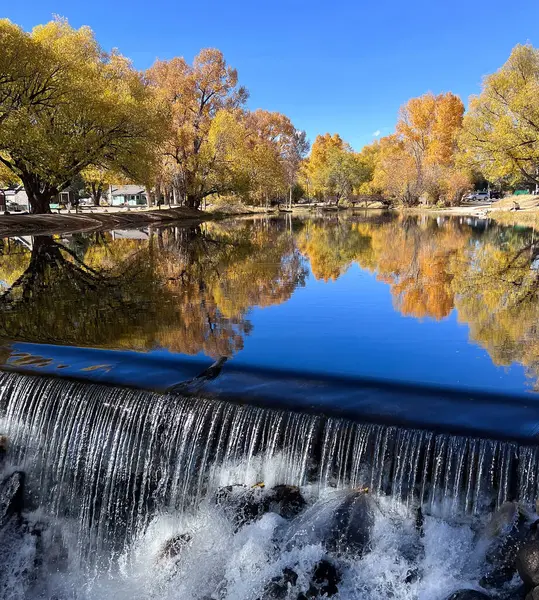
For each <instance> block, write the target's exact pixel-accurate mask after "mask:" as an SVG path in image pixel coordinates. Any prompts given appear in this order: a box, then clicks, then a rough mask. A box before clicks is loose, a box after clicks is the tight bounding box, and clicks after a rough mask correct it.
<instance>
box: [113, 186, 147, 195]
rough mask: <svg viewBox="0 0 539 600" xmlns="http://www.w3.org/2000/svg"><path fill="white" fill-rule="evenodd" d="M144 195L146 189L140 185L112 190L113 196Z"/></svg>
mask: <svg viewBox="0 0 539 600" xmlns="http://www.w3.org/2000/svg"><path fill="white" fill-rule="evenodd" d="M145 193H146V189H145V188H144V187H142V186H140V185H119V186H118V187H113V188H112V195H113V196H136V195H137V194H145Z"/></svg>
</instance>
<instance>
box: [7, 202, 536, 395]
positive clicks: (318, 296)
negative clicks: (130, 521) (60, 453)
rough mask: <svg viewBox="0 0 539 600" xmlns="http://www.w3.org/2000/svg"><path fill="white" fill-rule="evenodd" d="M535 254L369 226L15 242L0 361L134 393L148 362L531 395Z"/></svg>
mask: <svg viewBox="0 0 539 600" xmlns="http://www.w3.org/2000/svg"><path fill="white" fill-rule="evenodd" d="M538 254H539V247H538V246H537V244H536V241H535V236H534V232H533V231H532V230H531V229H524V228H505V227H500V226H496V225H495V224H493V223H491V222H487V221H481V220H472V219H465V218H443V219H442V218H438V219H434V218H426V217H402V216H395V215H382V214H375V213H372V212H371V213H367V214H357V215H350V214H346V215H339V216H331V217H313V218H304V219H296V218H291V217H290V215H287V216H286V217H279V218H277V217H275V218H256V219H248V220H236V221H233V220H230V221H224V222H220V223H207V224H203V225H202V226H200V227H196V228H189V229H186V228H181V227H166V228H162V229H154V228H152V229H142V230H137V231H112V232H105V233H103V232H100V233H91V234H77V235H70V236H65V237H64V236H52V237H51V236H35V237H25V238H11V239H5V240H3V242H2V245H1V255H0V286H1V288H2V293H1V297H0V335H1V337H2V340H3V350H2V352H3V354H2V360H3V362H4V363H5V364H8V365H11V366H19V367H20V366H23V367H26V368H31V369H34V370H40V371H43V372H50V371H51V370H52V371H58V370H61V369H68V370H69V369H71V370H73V369H74V370H81V369H86V370H88V369H90V370H95V371H100V370H102V371H105V372H110V371H111V370H114V368H116V366H117V364H118V363H119V362H121V363H122V364H123V366H124V368H125V365H126V364H130V365H131V369H132V373H133V378H135V379H136V378H140V377H142V376H143V375H142V374H143V373H144V370H145V368H147V367H145V365H148V364H150V362H151V361H152V360H153V361H154V363H153V364H154V367H153V370H152V377H154V378H155V377H157V378H158V377H159V376H160V375H159V373H160V370H159V368H158V367H156V366H155V365H167V364H168V365H170V364H172V363H174V364H179V363H178V362H176V361H177V359H178V358H182V359H183V358H184V357H199V358H203V357H208V358H211V359H218V358H220V357H228V358H229V359H230V360H231V361H233V363H234V364H237V365H240V366H242V365H249V366H258V367H272V368H276V369H280V370H293V371H300V372H306V373H313V372H315V373H322V374H326V373H327V374H334V375H345V376H354V377H358V376H359V377H363V376H366V377H374V378H383V379H388V380H392V381H406V382H414V383H428V384H435V385H447V386H453V387H464V388H480V389H483V390H487V391H488V390H496V391H500V392H519V393H522V392H526V391H534V390H535V389H536V387H537V378H538V375H539V371H538V369H539V341H538V337H537V335H536V329H537V323H538V322H539V301H538V289H539V273H538V264H539V263H538V262H537V256H538ZM35 344H40V346H36V345H35ZM41 344H46V345H47V346H41ZM66 347H67V348H66ZM85 348H103V349H107V350H115V351H117V350H121V351H123V352H114V353H112V352H109V353H92V352H88V351H84V350H82V349H85ZM128 351H131V352H132V351H135V352H137V353H140V352H144V353H145V354H144V356H143V357H142V358H143V359H144V360H141V356H140V354H131V353H127V354H126V352H128ZM148 353H149V354H148ZM103 357H106V359H103ZM182 364H183V362H182ZM187 364H188V363H187ZM162 370H163V377H166V375H165V372H166V369H165V368H163V369H162Z"/></svg>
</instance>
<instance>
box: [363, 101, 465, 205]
mask: <svg viewBox="0 0 539 600" xmlns="http://www.w3.org/2000/svg"><path fill="white" fill-rule="evenodd" d="M463 113H464V105H463V104H462V101H461V100H460V98H458V96H455V95H454V94H452V93H450V92H448V93H446V94H439V95H438V96H435V95H434V94H431V93H428V94H425V95H423V96H421V97H419V98H412V99H411V100H409V101H408V102H407V103H406V104H405V105H404V106H402V107H401V109H400V113H399V119H398V122H397V127H396V132H395V134H393V135H390V136H387V137H385V138H382V139H381V140H380V141H379V142H376V143H375V144H373V145H371V146H369V147H367V148H368V150H367V151H366V153H365V156H364V157H363V160H364V161H365V160H367V162H366V163H365V164H366V167H367V169H368V172H369V173H370V175H369V178H368V180H367V183H366V185H365V187H364V189H366V190H368V191H370V192H371V193H382V194H383V195H384V196H386V197H388V198H391V199H394V200H395V201H398V202H400V203H402V204H404V205H408V206H410V205H414V204H417V203H418V202H419V201H420V199H423V200H424V201H427V202H439V201H442V202H444V203H451V204H453V203H457V202H458V201H459V200H460V198H461V197H462V194H463V193H464V192H465V191H466V190H467V189H468V188H469V186H470V182H471V174H470V172H469V170H468V169H467V168H466V167H464V166H463V165H462V163H461V161H459V150H458V138H459V135H460V133H461V129H462V118H463ZM369 161H370V163H369Z"/></svg>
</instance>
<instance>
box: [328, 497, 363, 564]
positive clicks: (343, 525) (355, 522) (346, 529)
mask: <svg viewBox="0 0 539 600" xmlns="http://www.w3.org/2000/svg"><path fill="white" fill-rule="evenodd" d="M373 526H374V500H373V498H372V496H370V495H369V494H367V493H365V492H351V493H350V494H348V495H347V496H346V498H345V499H344V501H343V502H342V503H341V504H340V505H339V506H338V507H337V510H336V511H335V515H334V518H333V522H332V525H331V528H330V531H329V532H328V539H327V547H328V550H329V551H331V552H335V553H337V554H352V555H353V556H355V557H361V556H363V554H365V552H367V551H368V550H369V549H370V541H371V533H372V528H373Z"/></svg>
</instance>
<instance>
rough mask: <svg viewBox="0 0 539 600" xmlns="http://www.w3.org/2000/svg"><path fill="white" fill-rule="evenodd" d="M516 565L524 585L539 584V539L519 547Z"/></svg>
mask: <svg viewBox="0 0 539 600" xmlns="http://www.w3.org/2000/svg"><path fill="white" fill-rule="evenodd" d="M516 566H517V570H518V574H519V575H520V578H521V579H522V581H523V582H524V585H526V586H528V588H535V587H537V586H538V585H539V541H537V540H533V541H531V542H527V543H526V544H524V545H523V546H522V547H521V548H520V550H519V551H518V554H517V560H516Z"/></svg>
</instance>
